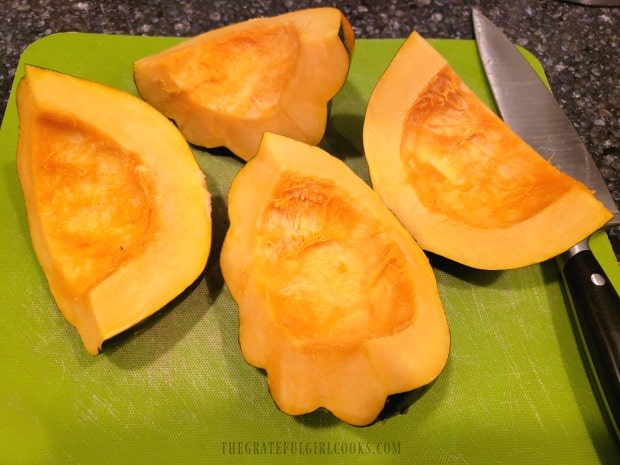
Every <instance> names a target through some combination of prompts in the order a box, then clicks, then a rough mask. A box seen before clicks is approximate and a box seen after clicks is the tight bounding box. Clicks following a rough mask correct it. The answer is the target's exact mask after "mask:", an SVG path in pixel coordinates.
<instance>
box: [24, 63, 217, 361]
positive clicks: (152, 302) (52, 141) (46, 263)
mask: <svg viewBox="0 0 620 465" xmlns="http://www.w3.org/2000/svg"><path fill="white" fill-rule="evenodd" d="M17 108H18V113H19V123H20V128H19V141H18V150H17V168H18V174H19V180H20V183H21V186H22V190H23V193H24V199H25V202H26V211H27V215H28V222H29V226H30V234H31V238H32V242H33V246H34V250H35V252H36V255H37V258H38V260H39V262H40V264H41V267H42V269H43V271H44V273H45V275H46V277H47V280H48V283H49V286H50V290H51V292H52V294H53V296H54V298H55V300H56V303H57V304H58V307H59V309H60V310H61V311H62V313H63V315H64V316H65V318H66V319H67V320H68V321H69V322H70V323H71V324H73V325H74V326H75V327H76V328H77V330H78V332H79V333H80V336H81V338H82V341H83V343H84V345H85V346H86V348H87V350H88V351H89V352H90V353H91V354H93V355H94V354H97V353H98V352H99V351H100V350H101V347H102V344H103V342H104V341H105V340H107V339H109V338H111V337H112V336H115V335H117V334H119V333H120V332H122V331H124V330H126V329H128V328H130V327H131V326H133V325H135V324H136V323H138V322H140V321H141V320H143V319H144V318H146V317H148V316H149V315H151V314H153V313H154V312H156V311H157V310H159V309H161V308H162V307H163V306H164V305H165V304H167V303H168V302H170V301H171V300H172V299H173V298H175V297H176V296H177V295H178V294H180V293H181V292H182V291H183V290H184V289H185V288H187V287H188V286H189V285H190V284H191V283H192V282H193V281H194V280H195V279H196V278H197V277H198V276H199V275H200V273H201V272H202V270H203V268H204V266H205V264H206V260H207V257H208V254H209V249H210V243H211V217H210V197H209V192H208V190H207V188H206V183H205V179H204V175H203V173H202V171H201V170H200V168H199V167H198V164H197V163H196V160H195V159H194V157H193V154H192V152H191V150H190V148H189V146H188V144H187V142H186V141H185V139H184V138H183V136H182V135H181V134H180V133H179V131H178V130H177V129H176V128H175V127H174V125H173V124H172V123H171V122H170V121H169V120H168V119H166V118H165V117H164V116H163V115H161V114H160V113H159V112H157V111H156V110H155V109H153V108H152V107H150V106H149V105H148V104H146V103H145V102H143V101H142V100H140V99H137V98H135V97H134V96H131V95H130V94H127V93H124V92H121V91H118V90H116V89H113V88H110V87H106V86H103V85H100V84H97V83H94V82H90V81H86V80H83V79H79V78H75V77H72V76H68V75H65V74H61V73H57V72H55V71H51V70H46V69H42V68H37V67H33V66H26V73H25V77H24V78H23V79H22V80H21V81H20V83H19V87H18V93H17ZM119 115H120V116H119Z"/></svg>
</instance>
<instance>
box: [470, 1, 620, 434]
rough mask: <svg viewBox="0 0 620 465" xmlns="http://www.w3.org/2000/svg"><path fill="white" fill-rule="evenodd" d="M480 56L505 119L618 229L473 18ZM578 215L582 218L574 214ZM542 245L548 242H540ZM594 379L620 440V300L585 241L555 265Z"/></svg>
mask: <svg viewBox="0 0 620 465" xmlns="http://www.w3.org/2000/svg"><path fill="white" fill-rule="evenodd" d="M472 19H473V26H474V33H475V37H476V43H477V45H478V52H479V54H480V58H481V61H482V65H483V67H484V70H485V73H486V75H487V79H488V82H489V85H490V87H491V91H492V93H493V96H494V98H495V103H496V104H497V107H498V109H499V112H500V114H501V117H502V118H503V119H504V121H505V122H506V123H507V124H508V125H509V126H510V127H511V128H512V130H513V131H514V132H516V133H517V134H518V135H519V136H520V137H521V138H522V139H523V140H525V142H527V143H528V144H529V145H530V146H531V147H532V148H534V150H536V151H537V152H538V153H539V154H540V155H542V156H543V157H545V158H547V159H550V161H551V163H553V164H554V165H555V166H556V167H557V168H558V169H560V170H561V171H563V172H565V173H566V174H568V175H570V176H572V177H573V178H575V179H577V180H579V181H581V182H583V183H584V184H585V185H586V186H587V187H588V188H589V189H591V190H593V191H595V196H596V198H597V199H598V200H600V201H601V202H602V203H603V204H604V205H605V207H606V208H607V209H608V210H610V211H611V212H612V213H613V215H614V217H613V219H612V220H610V221H609V222H608V223H607V225H606V226H607V227H615V226H618V225H620V213H619V212H618V206H617V205H616V203H615V201H614V199H613V198H612V196H611V194H610V193H609V190H608V189H607V186H606V185H605V181H604V180H603V178H602V176H601V174H600V171H599V170H598V168H597V167H596V165H595V163H594V161H593V160H592V158H591V157H590V154H589V153H588V151H587V150H586V148H585V146H584V145H583V143H582V141H581V140H580V138H579V135H578V134H577V132H576V131H575V129H574V128H573V125H572V124H571V122H570V121H569V120H568V118H567V117H566V115H565V114H564V112H563V111H562V109H561V108H560V106H559V104H558V103H557V102H556V101H555V99H554V97H553V95H552V94H551V92H550V91H549V89H548V88H547V87H546V85H545V84H544V83H543V82H542V81H541V79H540V78H539V76H538V75H537V74H536V72H535V71H534V69H533V68H532V67H531V66H530V64H529V63H528V62H527V60H526V59H525V58H524V57H523V55H522V54H521V53H520V52H519V50H518V49H517V48H516V47H515V46H514V45H513V44H512V42H510V40H509V39H508V38H507V37H506V36H505V35H504V34H503V33H502V31H501V30H500V29H499V28H498V27H496V26H495V25H494V24H493V23H492V22H491V21H490V20H489V19H488V18H486V17H485V16H484V15H483V14H482V13H480V12H479V11H478V10H476V9H473V10H472ZM575 214H579V212H575ZM541 240H544V238H541ZM558 262H559V263H560V268H561V271H562V274H563V278H564V281H565V284H566V286H567V288H568V293H569V295H570V298H571V301H572V305H573V309H574V313H575V315H576V322H577V323H578V324H577V325H576V326H578V328H579V331H578V332H579V333H580V338H581V339H582V341H583V343H584V345H585V347H584V349H585V351H584V352H585V353H586V356H587V359H588V362H589V364H590V368H591V372H592V375H593V376H592V378H593V381H594V383H595V384H596V387H597V388H598V390H599V393H600V394H602V395H601V396H600V397H601V401H602V404H603V407H604V408H605V409H606V410H607V413H608V416H609V420H610V423H611V425H612V428H613V430H614V432H615V434H616V435H617V437H618V438H620V297H619V296H618V293H617V291H616V290H615V288H614V286H613V284H612V283H611V282H610V280H609V278H608V277H607V275H606V274H605V272H604V270H603V268H602V267H601V265H600V264H599V263H598V262H597V260H596V258H595V257H594V254H593V253H592V251H591V250H590V247H589V243H588V239H585V240H583V241H582V242H580V243H579V244H576V245H575V246H574V247H572V248H571V249H570V250H568V251H567V252H565V253H564V254H563V255H562V257H558Z"/></svg>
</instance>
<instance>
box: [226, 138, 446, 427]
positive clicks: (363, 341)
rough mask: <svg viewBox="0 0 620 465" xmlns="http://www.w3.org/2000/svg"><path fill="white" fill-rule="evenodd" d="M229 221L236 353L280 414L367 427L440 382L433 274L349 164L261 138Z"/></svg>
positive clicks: (234, 195)
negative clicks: (404, 397) (393, 402)
mask: <svg viewBox="0 0 620 465" xmlns="http://www.w3.org/2000/svg"><path fill="white" fill-rule="evenodd" d="M229 216H230V229H229V231H228V233H227V235H226V238H225V241H224V245H223V248H222V254H221V266H222V272H223V274H224V278H225V280H226V283H227V285H228V288H229V289H230V292H231V294H232V296H233V298H234V299H235V301H236V302H237V304H238V306H239V319H240V333H239V339H240V343H241V349H242V351H243V354H244V356H245V358H246V360H247V361H248V362H249V363H251V364H252V365H255V366H257V367H261V368H264V369H265V370H266V371H267V376H268V382H269V389H270V392H271V395H272V397H273V398H274V400H275V402H276V404H277V405H278V407H279V408H280V409H281V410H282V411H284V412H286V413H288V414H292V415H299V414H303V413H308V412H312V411H313V410H316V409H317V408H319V407H324V408H326V409H328V410H330V411H331V412H332V413H333V414H334V415H336V416H337V417H338V418H341V419H342V420H344V421H346V422H348V423H351V424H354V425H366V424H369V423H371V422H373V421H374V420H375V419H376V418H377V416H378V415H379V413H380V412H381V410H382V408H383V406H384V404H385V402H386V398H387V397H388V396H390V395H391V394H394V393H400V392H406V391H411V390H413V389H416V388H418V387H420V386H425V385H427V384H429V383H430V382H431V381H433V380H434V379H435V378H436V377H437V376H438V375H439V373H440V372H441V370H442V369H443V367H444V365H445V363H446V360H447V356H448V351H449V345H450V344H449V333H448V328H447V324H446V320H445V316H444V313H443V308H442V305H441V301H440V299H439V294H438V290H437V285H436V282H435V278H434V274H433V271H432V269H431V267H430V265H429V263H428V260H427V259H426V257H425V255H424V253H423V252H422V251H421V249H420V248H419V247H418V246H417V244H416V243H415V241H413V239H412V238H411V236H410V235H409V234H408V232H407V231H406V230H405V229H404V228H403V227H402V225H401V224H400V223H399V222H398V221H397V219H396V218H395V217H394V216H393V215H392V213H391V212H389V211H388V210H387V209H386V208H385V207H384V206H383V204H382V203H381V202H380V201H379V199H378V197H377V196H376V195H375V194H374V193H373V192H372V190H371V189H370V187H369V186H367V185H366V184H365V183H364V182H363V181H362V180H361V179H359V178H358V177H357V176H356V175H355V174H354V173H353V172H352V171H351V170H350V169H349V168H348V167H347V166H346V165H345V164H344V163H342V162H341V161H340V160H338V159H336V158H335V157H332V156H330V155H329V154H327V153H326V152H324V151H322V150H321V149H319V148H317V147H311V146H309V145H306V144H304V143H301V142H298V141H293V140H291V139H288V138H285V137H282V136H278V135H275V134H271V133H266V134H265V136H264V138H263V141H262V143H261V146H260V149H259V151H258V154H257V156H256V157H255V158H254V159H252V160H251V161H250V162H249V163H248V164H247V165H246V166H245V167H244V168H242V170H241V171H240V172H239V174H238V175H237V177H236V178H235V180H234V181H233V184H232V186H231V189H230V192H229Z"/></svg>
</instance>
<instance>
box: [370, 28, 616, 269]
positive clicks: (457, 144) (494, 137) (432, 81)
mask: <svg viewBox="0 0 620 465" xmlns="http://www.w3.org/2000/svg"><path fill="white" fill-rule="evenodd" d="M364 148H365V153H366V158H367V160H368V164H369V170H370V175H371V179H372V183H373V187H374V188H375V190H376V191H377V192H378V194H379V195H380V197H381V199H382V200H383V202H384V203H385V204H386V205H387V206H388V207H389V208H390V209H391V210H392V211H394V213H395V214H396V215H397V216H398V217H399V218H400V220H401V221H402V222H403V224H404V225H405V226H406V227H407V229H408V230H409V231H410V232H411V234H412V235H413V236H414V237H415V238H416V240H417V241H418V243H419V244H420V245H421V246H422V247H423V248H424V249H426V250H428V251H431V252H434V253H437V254H439V255H443V256H445V257H447V258H450V259H452V260H455V261H458V262H461V263H464V264H466V265H469V266H472V267H476V268H485V269H508V268H517V267H521V266H526V265H530V264H533V263H538V262H541V261H544V260H546V259H549V258H551V257H554V256H556V255H558V254H559V253H561V252H563V251H564V250H566V249H568V248H569V247H571V246H572V245H574V244H575V243H577V242H579V241H580V240H581V239H583V238H585V237H587V236H588V235H589V234H590V233H592V232H594V231H595V230H597V229H598V228H599V227H601V226H602V225H603V224H605V223H606V222H607V221H608V220H609V219H610V218H611V213H610V212H609V211H607V210H606V209H605V208H604V206H603V205H602V204H600V202H598V201H597V200H596V199H595V197H594V196H593V194H592V193H591V192H590V191H589V190H588V189H587V188H586V187H585V186H584V185H583V184H581V183H580V182H578V181H576V180H574V179H573V178H571V177H569V176H567V175H565V174H563V173H562V172H560V171H558V170H557V169H556V168H554V167H553V166H552V165H551V164H550V163H549V161H547V160H545V159H543V158H542V157H541V156H540V155H538V154H537V153H536V152H535V151H534V150H533V149H532V148H531V147H530V146H528V145H527V144H526V143H525V142H523V140H522V139H520V138H519V137H518V136H517V135H516V134H515V133H514V132H513V131H512V130H511V129H510V128H509V127H508V126H507V125H506V124H505V123H504V122H503V121H501V119H499V118H498V117H497V116H496V115H495V114H494V113H493V112H492V111H491V110H490V109H489V108H487V107H486V106H485V105H484V103H483V102H482V101H480V100H479V99H478V97H477V96H476V95H475V94H474V93H473V92H472V91H471V90H470V89H469V88H468V87H467V86H466V85H465V84H464V82H463V81H462V80H461V79H460V77H459V76H458V75H457V74H456V73H455V72H454V70H453V69H452V68H451V67H450V66H449V64H448V63H447V62H446V61H445V59H444V58H443V57H441V55H440V54H439V53H438V52H437V51H435V50H434V49H433V48H432V47H431V45H429V44H428V43H427V42H426V41H425V40H424V39H423V38H422V37H420V36H419V35H418V34H417V33H413V34H412V35H411V36H410V37H409V38H408V39H407V40H406V41H405V43H404V44H403V46H402V48H401V49H400V50H399V51H398V53H397V55H396V56H395V57H394V59H393V61H392V63H391V64H390V65H389V67H388V69H387V70H386V72H385V74H384V75H383V76H382V77H381V79H380V80H379V82H378V83H377V85H376V88H375V89H374V91H373V93H372V95H371V97H370V100H369V104H368V109H367V113H366V117H365V122H364Z"/></svg>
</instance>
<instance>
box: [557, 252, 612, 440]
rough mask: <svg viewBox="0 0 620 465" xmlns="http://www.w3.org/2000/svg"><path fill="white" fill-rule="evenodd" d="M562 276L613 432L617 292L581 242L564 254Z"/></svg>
mask: <svg viewBox="0 0 620 465" xmlns="http://www.w3.org/2000/svg"><path fill="white" fill-rule="evenodd" d="M565 259H566V262H565V264H564V269H563V271H564V278H565V279H566V283H567V287H568V290H569V293H570V296H571V300H572V302H573V308H574V310H575V314H576V317H577V320H578V326H579V327H580V330H581V336H582V337H583V341H584V342H585V346H586V347H584V349H585V351H586V352H587V355H588V356H589V361H590V363H591V364H592V368H593V370H592V371H593V373H592V374H593V375H594V376H595V378H596V379H597V380H598V384H599V388H600V390H601V391H602V392H601V394H603V399H602V400H603V402H604V404H606V405H605V407H606V409H607V411H608V413H609V416H610V418H609V419H610V421H611V422H612V427H613V428H614V430H615V433H616V435H618V434H619V430H620V296H618V293H617V292H616V290H615V288H614V286H613V284H612V283H611V282H610V281H609V278H608V277H607V275H606V274H605V272H604V271H603V268H602V267H601V265H600V264H599V263H598V261H597V260H596V257H595V256H594V254H593V253H592V251H591V250H590V248H589V247H588V245H587V242H585V241H584V242H583V243H581V244H578V245H577V246H575V247H573V249H571V250H570V251H569V252H567V254H566V255H565Z"/></svg>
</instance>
